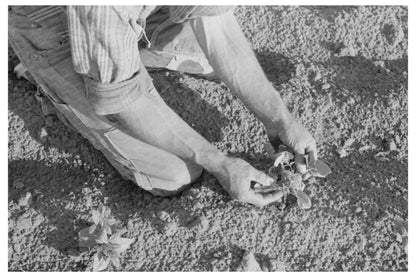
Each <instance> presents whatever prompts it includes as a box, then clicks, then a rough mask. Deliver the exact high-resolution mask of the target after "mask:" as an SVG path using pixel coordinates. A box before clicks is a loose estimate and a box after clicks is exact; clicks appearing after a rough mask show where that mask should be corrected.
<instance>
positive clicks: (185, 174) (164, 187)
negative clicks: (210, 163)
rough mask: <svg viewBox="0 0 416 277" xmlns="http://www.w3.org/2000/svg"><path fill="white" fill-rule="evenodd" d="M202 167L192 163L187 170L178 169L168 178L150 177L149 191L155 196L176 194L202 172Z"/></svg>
mask: <svg viewBox="0 0 416 277" xmlns="http://www.w3.org/2000/svg"><path fill="white" fill-rule="evenodd" d="M202 171H203V169H202V167H200V166H198V165H195V164H192V165H189V166H188V168H187V170H178V171H176V172H175V173H174V174H173V175H172V176H171V178H170V180H162V179H158V178H151V183H152V184H151V187H152V189H151V190H150V192H151V193H152V194H154V195H157V196H172V195H175V194H178V193H180V192H182V191H183V190H185V189H186V188H187V187H189V185H190V184H192V183H193V182H194V181H195V180H196V179H198V178H199V177H200V176H201V174H202Z"/></svg>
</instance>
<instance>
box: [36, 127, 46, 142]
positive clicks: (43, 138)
mask: <svg viewBox="0 0 416 277" xmlns="http://www.w3.org/2000/svg"><path fill="white" fill-rule="evenodd" d="M38 136H39V139H40V140H41V141H42V142H46V141H47V140H48V132H47V131H46V127H45V126H42V127H41V128H40V129H39V132H38Z"/></svg>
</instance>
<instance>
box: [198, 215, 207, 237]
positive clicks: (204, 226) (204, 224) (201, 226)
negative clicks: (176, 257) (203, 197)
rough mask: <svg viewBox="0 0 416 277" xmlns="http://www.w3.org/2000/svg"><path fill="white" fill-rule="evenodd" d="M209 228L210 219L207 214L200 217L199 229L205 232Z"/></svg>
mask: <svg viewBox="0 0 416 277" xmlns="http://www.w3.org/2000/svg"><path fill="white" fill-rule="evenodd" d="M208 229H209V220H208V219H207V218H206V217H205V216H201V217H200V218H199V223H198V231H199V232H201V233H203V232H206V231H207V230H208Z"/></svg>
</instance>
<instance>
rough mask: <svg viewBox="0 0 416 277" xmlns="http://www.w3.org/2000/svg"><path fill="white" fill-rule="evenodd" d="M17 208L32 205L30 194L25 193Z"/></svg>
mask: <svg viewBox="0 0 416 277" xmlns="http://www.w3.org/2000/svg"><path fill="white" fill-rule="evenodd" d="M18 203H19V206H21V207H28V206H30V205H31V204H32V194H31V193H30V192H27V193H26V195H25V196H23V197H22V198H20V199H19V202H18Z"/></svg>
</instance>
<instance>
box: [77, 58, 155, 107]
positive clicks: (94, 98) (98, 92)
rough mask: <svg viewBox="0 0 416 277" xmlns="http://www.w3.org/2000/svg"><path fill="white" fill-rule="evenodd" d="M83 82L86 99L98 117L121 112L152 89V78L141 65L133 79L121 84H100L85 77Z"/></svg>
mask: <svg viewBox="0 0 416 277" xmlns="http://www.w3.org/2000/svg"><path fill="white" fill-rule="evenodd" d="M84 82H85V90H86V96H87V99H88V101H89V102H90V104H91V106H92V107H93V109H94V111H95V113H96V114H98V115H107V114H116V113H119V112H121V111H123V110H124V109H126V108H128V107H129V106H130V104H132V103H134V102H135V101H136V100H137V99H138V98H139V96H140V95H142V94H143V93H145V92H148V91H149V90H150V89H151V88H152V87H153V83H152V78H151V77H150V76H149V74H148V73H147V71H146V69H145V68H144V66H143V65H142V66H141V67H140V70H139V71H138V72H137V73H135V74H134V75H133V77H131V78H130V79H128V80H125V81H122V82H118V83H101V82H98V81H95V80H93V79H91V78H88V77H86V76H84Z"/></svg>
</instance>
